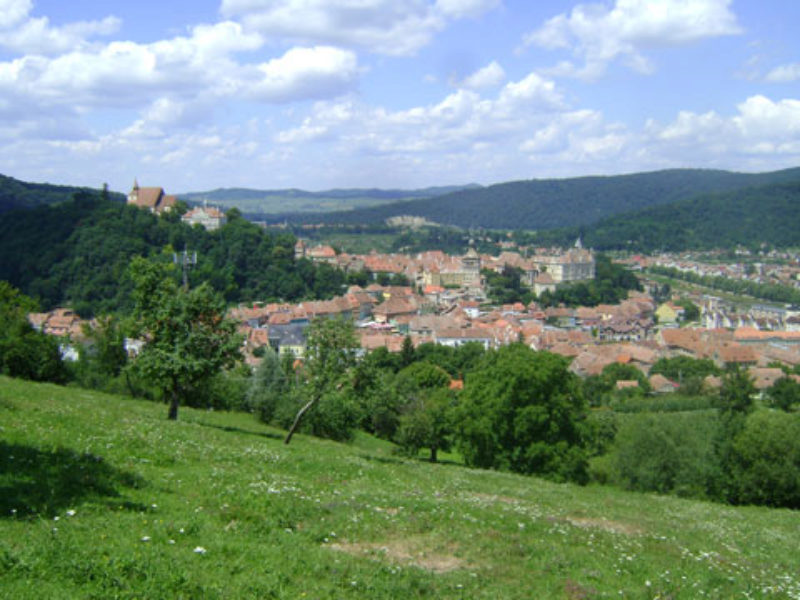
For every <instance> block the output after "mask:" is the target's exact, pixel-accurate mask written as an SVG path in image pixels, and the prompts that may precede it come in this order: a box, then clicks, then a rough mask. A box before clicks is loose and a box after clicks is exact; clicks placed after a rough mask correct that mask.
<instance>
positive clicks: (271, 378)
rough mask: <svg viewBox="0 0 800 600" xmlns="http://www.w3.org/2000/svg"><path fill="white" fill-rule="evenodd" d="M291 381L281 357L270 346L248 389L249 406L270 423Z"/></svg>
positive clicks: (260, 418) (259, 416)
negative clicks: (282, 364)
mask: <svg viewBox="0 0 800 600" xmlns="http://www.w3.org/2000/svg"><path fill="white" fill-rule="evenodd" d="M289 386H290V382H289V379H288V377H287V375H286V372H285V371H284V369H283V367H282V366H281V359H280V357H279V356H278V355H277V353H276V352H275V351H274V350H273V349H272V348H269V347H265V350H264V356H263V357H262V359H261V362H260V363H258V367H256V371H255V374H254V375H253V378H252V380H251V381H250V386H249V388H248V390H247V406H248V408H249V409H250V410H253V411H254V412H255V413H256V415H257V416H258V418H259V420H261V421H262V422H264V423H270V422H271V421H272V418H273V417H274V416H275V408H276V407H277V406H278V402H279V401H280V399H281V397H282V396H284V395H285V394H287V393H288V391H289Z"/></svg>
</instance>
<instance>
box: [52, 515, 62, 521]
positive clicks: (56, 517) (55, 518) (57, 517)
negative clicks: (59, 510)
mask: <svg viewBox="0 0 800 600" xmlns="http://www.w3.org/2000/svg"><path fill="white" fill-rule="evenodd" d="M60 518H61V517H59V516H58V515H56V516H55V517H53V521H58V520H59V519H60Z"/></svg>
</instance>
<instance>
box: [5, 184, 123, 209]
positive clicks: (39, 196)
mask: <svg viewBox="0 0 800 600" xmlns="http://www.w3.org/2000/svg"><path fill="white" fill-rule="evenodd" d="M97 191H99V190H98V189H92V188H86V187H76V186H71V185H53V184H50V183H28V182H25V181H20V180H18V179H14V178H13V177H7V176H6V175H0V213H4V212H7V211H9V210H14V209H20V208H22V209H27V208H34V207H36V206H42V205H46V204H58V203H60V202H65V201H67V200H69V199H70V198H71V197H72V195H73V194H75V193H76V192H94V193H96V192H97ZM108 197H109V199H111V200H117V201H121V202H124V201H125V196H123V195H122V194H119V193H115V192H108Z"/></svg>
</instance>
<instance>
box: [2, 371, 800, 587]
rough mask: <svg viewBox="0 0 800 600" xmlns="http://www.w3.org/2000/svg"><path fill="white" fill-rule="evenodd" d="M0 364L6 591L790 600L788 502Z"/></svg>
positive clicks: (795, 517) (797, 536) (793, 552)
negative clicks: (521, 468)
mask: <svg viewBox="0 0 800 600" xmlns="http://www.w3.org/2000/svg"><path fill="white" fill-rule="evenodd" d="M166 412H167V411H166V407H165V406H162V405H157V404H152V403H148V402H140V401H135V400H130V399H122V398H117V397H114V396H108V395H104V394H100V393H95V392H89V391H84V390H80V389H70V388H61V387H57V386H52V385H42V384H32V383H28V382H22V381H17V380H12V379H7V378H2V377H0V597H3V598H20V599H24V598H37V599H41V598H48V599H56V598H115V597H119V598H386V599H389V598H391V599H404V598H465V599H472V598H488V599H497V598H762V597H769V598H798V597H800V550H799V549H798V548H800V546H798V541H799V540H800V515H799V514H798V513H797V512H792V511H789V510H775V509H768V508H752V507H738V508H734V507H726V506H722V505H717V504H712V503H704V502H697V501H688V500H681V499H678V498H672V497H660V496H655V495H643V494H633V493H625V492H621V491H619V490H615V489H612V488H605V487H586V488H581V487H578V486H574V485H556V484H552V483H549V482H545V481H542V480H539V479H535V478H530V477H522V476H517V475H512V474H505V473H497V472H487V471H477V470H469V469H466V468H464V467H462V466H460V465H458V464H439V465H431V464H428V463H426V462H424V461H414V460H407V459H402V458H399V457H397V456H395V455H393V454H392V452H391V447H390V446H389V445H388V444H386V443H384V442H381V441H379V440H376V439H373V438H370V437H368V436H366V435H362V436H360V437H357V439H356V441H355V442H354V443H352V444H350V445H343V444H337V443H333V442H328V441H324V440H318V439H314V438H310V437H307V436H302V435H298V436H296V437H295V439H294V440H293V442H292V444H291V445H290V446H288V447H287V446H284V445H283V442H282V432H281V431H279V430H276V429H272V428H269V427H266V426H263V425H261V424H259V423H257V422H256V421H255V419H254V418H253V417H251V416H249V415H245V414H226V413H214V412H206V411H199V410H192V409H187V408H181V411H180V414H179V421H178V422H168V421H167V420H166Z"/></svg>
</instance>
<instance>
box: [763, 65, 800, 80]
mask: <svg viewBox="0 0 800 600" xmlns="http://www.w3.org/2000/svg"><path fill="white" fill-rule="evenodd" d="M764 79H765V80H766V81H769V82H771V83H791V82H792V81H798V80H800V63H791V64H788V65H780V66H778V67H775V68H774V69H772V70H771V71H770V72H769V73H767V75H766V77H764Z"/></svg>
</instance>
